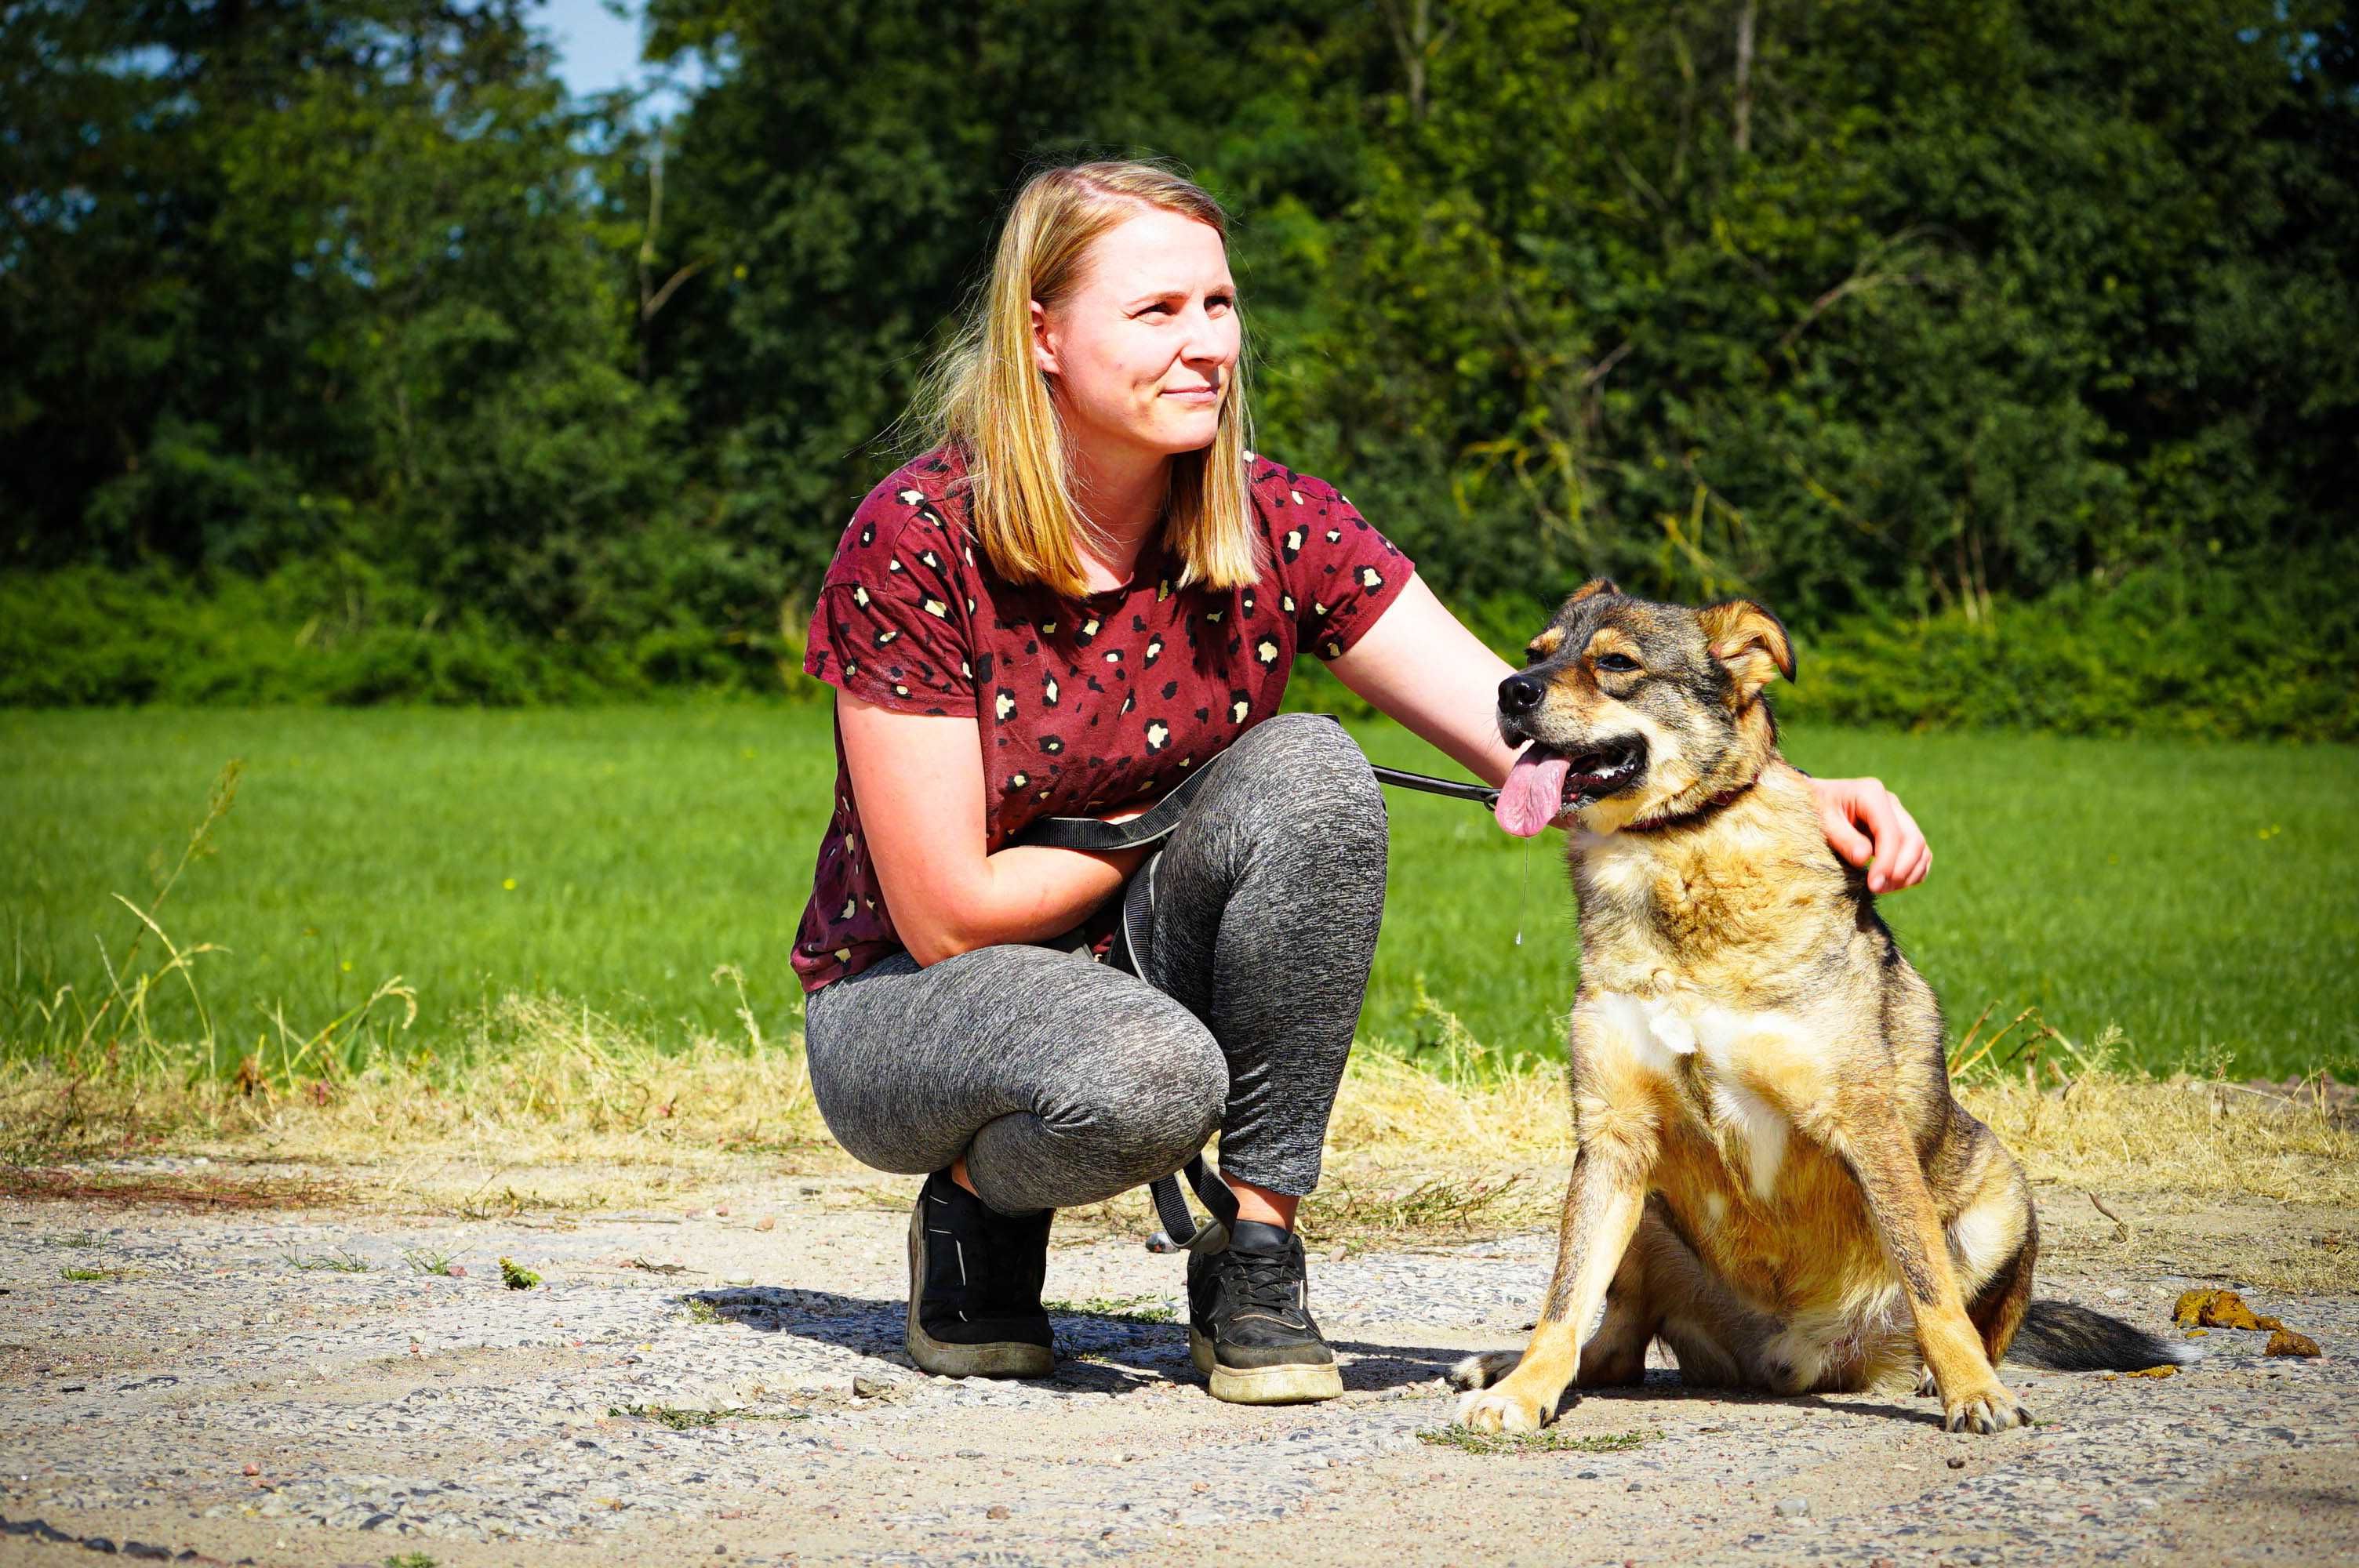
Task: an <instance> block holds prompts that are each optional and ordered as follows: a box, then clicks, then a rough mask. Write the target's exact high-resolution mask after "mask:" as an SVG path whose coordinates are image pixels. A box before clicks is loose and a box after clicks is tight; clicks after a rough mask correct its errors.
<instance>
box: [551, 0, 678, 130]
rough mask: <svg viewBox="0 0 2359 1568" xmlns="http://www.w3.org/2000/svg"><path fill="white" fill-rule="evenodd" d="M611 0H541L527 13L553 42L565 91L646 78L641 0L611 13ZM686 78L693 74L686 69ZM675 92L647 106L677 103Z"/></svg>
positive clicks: (658, 108)
mask: <svg viewBox="0 0 2359 1568" xmlns="http://www.w3.org/2000/svg"><path fill="white" fill-rule="evenodd" d="M615 8H616V7H615V6H614V5H612V4H611V3H610V0H546V4H544V5H540V6H538V8H536V9H535V10H534V11H533V13H532V17H533V20H534V21H535V23H537V24H538V26H539V27H541V29H542V30H543V31H545V32H547V33H548V34H549V38H550V41H551V42H553V43H554V44H555V45H556V46H557V73H558V74H559V75H560V76H561V77H563V78H564V79H565V86H566V89H567V91H569V92H572V93H573V94H574V95H576V96H577V97H579V96H582V95H584V94H587V93H592V92H606V91H608V90H609V89H612V88H616V87H636V86H638V85H640V84H641V83H642V82H643V81H645V80H646V78H647V68H646V67H645V66H643V65H641V64H640V63H639V30H640V26H639V24H640V18H641V17H642V16H644V15H645V14H646V11H647V5H646V4H645V0H621V4H620V6H619V8H620V9H621V11H622V12H623V15H621V16H616V15H615V14H614V11H615ZM686 74H687V75H688V78H689V80H690V81H694V80H695V74H694V72H693V71H692V70H691V71H690V72H688V73H686ZM679 103H680V99H679V94H678V93H676V92H665V93H661V94H659V95H658V97H657V98H656V99H654V100H653V101H651V102H650V103H648V105H647V107H648V109H649V110H650V111H651V112H653V113H654V114H669V113H670V112H672V111H673V110H675V109H677V108H679Z"/></svg>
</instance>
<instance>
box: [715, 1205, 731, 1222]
mask: <svg viewBox="0 0 2359 1568" xmlns="http://www.w3.org/2000/svg"><path fill="white" fill-rule="evenodd" d="M712 1212H713V1213H714V1214H716V1215H718V1216H720V1217H722V1218H723V1219H726V1218H728V1217H729V1206H728V1205H727V1204H725V1203H724V1204H718V1205H715V1206H714V1207H713V1210H712Z"/></svg>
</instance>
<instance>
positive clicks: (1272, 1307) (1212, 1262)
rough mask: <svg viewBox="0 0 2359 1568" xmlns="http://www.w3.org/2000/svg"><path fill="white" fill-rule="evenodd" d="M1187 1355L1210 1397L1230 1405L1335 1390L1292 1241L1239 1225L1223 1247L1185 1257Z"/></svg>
mask: <svg viewBox="0 0 2359 1568" xmlns="http://www.w3.org/2000/svg"><path fill="white" fill-rule="evenodd" d="M1188 1354H1189V1355H1190V1357H1194V1359H1195V1362H1196V1369H1197V1370H1198V1371H1200V1372H1201V1373H1203V1374H1204V1376H1205V1377H1206V1378H1207V1379H1211V1381H1212V1397H1213V1398H1214V1399H1216V1400H1228V1401H1229V1402H1230V1403H1232V1404H1240V1405H1288V1404H1299V1403H1302V1402H1304V1401H1307V1400H1332V1399H1333V1398H1334V1397H1335V1396H1336V1395H1338V1394H1340V1393H1342V1392H1343V1373H1342V1372H1340V1371H1338V1370H1337V1369H1336V1367H1335V1353H1334V1352H1333V1351H1332V1350H1330V1349H1328V1348H1327V1342H1326V1341H1325V1340H1323V1339H1321V1338H1320V1337H1319V1325H1318V1324H1316V1323H1315V1322H1313V1321H1312V1320H1311V1317H1310V1281H1309V1280H1308V1278H1307V1277H1306V1275H1305V1273H1304V1271H1303V1263H1302V1238H1300V1237H1299V1236H1297V1235H1295V1234H1294V1233H1293V1232H1292V1231H1290V1230H1283V1229H1280V1228H1279V1227H1277V1226H1275V1225H1264V1224H1262V1223H1261V1222H1260V1221H1258V1220H1252V1219H1245V1220H1239V1221H1237V1222H1236V1223H1235V1224H1234V1225H1233V1226H1231V1227H1230V1234H1229V1244H1228V1245H1227V1246H1226V1247H1224V1248H1222V1249H1220V1250H1218V1251H1209V1252H1191V1253H1190V1254H1189V1256H1188Z"/></svg>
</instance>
